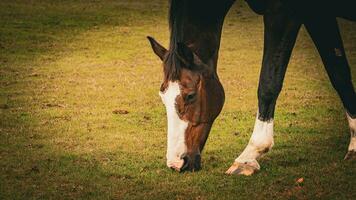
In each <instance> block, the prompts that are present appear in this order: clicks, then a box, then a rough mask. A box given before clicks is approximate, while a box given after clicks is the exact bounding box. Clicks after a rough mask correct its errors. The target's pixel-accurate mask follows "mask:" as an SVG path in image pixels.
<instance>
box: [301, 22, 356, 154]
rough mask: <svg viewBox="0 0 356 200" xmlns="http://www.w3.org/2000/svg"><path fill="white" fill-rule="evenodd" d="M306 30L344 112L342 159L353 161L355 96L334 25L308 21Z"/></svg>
mask: <svg viewBox="0 0 356 200" xmlns="http://www.w3.org/2000/svg"><path fill="white" fill-rule="evenodd" d="M305 27H306V28H307V31H308V32H309V34H310V36H311V38H312V40H313V41H314V43H315V45H316V47H317V49H318V51H319V54H320V56H321V58H322V61H323V63H324V66H325V69H326V71H327V73H328V76H329V79H330V81H331V83H332V85H333V87H334V88H335V90H336V91H337V93H338V95H339V97H340V99H341V101H342V103H343V105H344V108H345V110H346V115H347V119H348V123H349V127H350V130H351V139H350V145H349V148H348V153H347V154H346V156H345V159H351V158H353V159H354V158H355V157H356V156H355V154H356V93H355V90H354V87H353V84H352V78H351V72H350V67H349V64H348V62H347V58H346V55H345V50H344V47H343V43H342V39H341V36H340V32H339V27H338V24H337V21H336V19H335V18H331V17H330V18H311V19H309V20H307V21H306V22H305Z"/></svg>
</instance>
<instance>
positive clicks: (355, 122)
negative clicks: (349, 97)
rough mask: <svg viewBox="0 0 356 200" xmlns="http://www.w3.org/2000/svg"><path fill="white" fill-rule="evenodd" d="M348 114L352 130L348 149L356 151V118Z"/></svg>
mask: <svg viewBox="0 0 356 200" xmlns="http://www.w3.org/2000/svg"><path fill="white" fill-rule="evenodd" d="M346 115H347V121H348V122H349V127H350V131H351V138H350V145H349V149H348V150H349V151H355V152H356V119H352V118H351V117H350V115H349V114H346Z"/></svg>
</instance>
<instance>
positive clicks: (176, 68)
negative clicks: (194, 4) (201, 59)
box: [164, 0, 188, 81]
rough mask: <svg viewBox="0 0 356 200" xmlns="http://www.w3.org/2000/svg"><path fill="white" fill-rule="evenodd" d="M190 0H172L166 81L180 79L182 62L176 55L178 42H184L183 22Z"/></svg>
mask: <svg viewBox="0 0 356 200" xmlns="http://www.w3.org/2000/svg"><path fill="white" fill-rule="evenodd" d="M187 1H188V0H171V1H170V9H169V29H170V34H171V35H170V42H169V51H168V55H167V57H166V59H165V60H164V76H165V77H164V78H165V80H166V81H176V80H179V76H180V71H181V68H182V63H181V61H180V60H179V59H178V57H177V55H176V51H177V43H178V42H183V28H182V27H183V24H184V16H185V10H186V8H187V7H186V5H187Z"/></svg>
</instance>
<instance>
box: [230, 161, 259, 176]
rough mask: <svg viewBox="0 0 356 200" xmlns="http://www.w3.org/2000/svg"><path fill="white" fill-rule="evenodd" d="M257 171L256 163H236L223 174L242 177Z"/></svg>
mask: <svg viewBox="0 0 356 200" xmlns="http://www.w3.org/2000/svg"><path fill="white" fill-rule="evenodd" d="M258 170H259V166H258V163H257V162H256V163H254V162H246V163H238V162H235V163H234V164H232V166H231V167H230V168H229V169H228V170H227V171H226V172H225V174H227V175H232V174H237V175H244V176H251V175H252V174H254V173H255V172H257V171H258Z"/></svg>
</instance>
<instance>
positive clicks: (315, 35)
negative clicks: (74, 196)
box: [148, 0, 356, 175]
mask: <svg viewBox="0 0 356 200" xmlns="http://www.w3.org/2000/svg"><path fill="white" fill-rule="evenodd" d="M234 1H235V0H171V1H170V12H169V24H170V32H171V35H170V46H169V48H168V49H166V48H164V47H163V46H162V45H160V44H159V43H158V42H157V41H155V40H154V39H153V38H152V37H148V39H149V41H150V44H151V46H152V48H153V51H154V53H155V54H156V55H158V57H159V58H160V59H161V60H162V61H163V73H164V80H163V83H162V85H161V88H160V92H159V95H160V96H161V99H162V101H163V103H164V105H165V107H166V111H167V118H168V138H167V154H166V155H167V166H168V167H170V168H172V169H175V170H177V171H186V170H189V171H194V170H199V169H200V168H201V164H200V160H201V152H202V150H203V148H204V145H205V142H206V140H207V137H208V134H209V132H210V129H211V127H212V124H213V122H214V120H215V118H216V117H217V116H218V115H219V113H220V111H221V109H222V107H223V104H224V98H225V95H224V89H223V87H222V85H221V83H220V81H219V78H218V74H217V60H218V52H219V46H220V38H221V30H222V26H223V22H224V18H225V16H226V14H227V12H228V10H229V9H230V7H231V6H232V4H233V3H234ZM246 1H247V3H248V5H249V6H250V8H251V9H252V10H253V11H255V12H256V13H257V14H260V15H263V20H264V52H263V59H262V69H261V74H260V79H259V85H258V111H257V117H256V122H255V126H254V129H253V133H252V136H251V138H250V141H249V143H248V145H247V146H246V148H245V149H244V151H243V152H242V153H241V154H240V155H239V156H238V157H237V158H236V159H235V161H234V163H233V165H232V166H231V167H230V168H229V169H228V170H227V172H226V173H227V174H243V175H251V174H253V173H254V172H256V171H258V170H259V169H260V165H259V164H258V162H257V159H258V158H259V157H261V156H262V155H263V154H265V153H267V152H268V151H269V150H270V149H271V148H272V146H273V144H274V140H273V117H274V111H275V106H276V101H277V98H278V95H279V93H280V91H281V89H282V85H283V80H284V76H285V72H286V69H287V66H288V62H289V59H290V56H291V53H292V50H293V47H294V44H295V41H296V38H297V35H298V32H299V29H300V27H301V25H304V26H305V27H306V29H307V31H308V33H309V34H310V36H311V38H312V40H313V42H314V44H315V45H316V47H317V49H318V51H319V54H320V56H321V58H322V61H323V63H324V66H325V68H326V71H327V73H328V75H329V78H330V81H331V83H332V85H333V87H334V88H335V90H336V91H337V93H338V95H339V96H340V99H341V101H342V103H343V106H344V108H345V111H346V117H347V120H348V123H349V127H350V130H351V140H350V145H349V148H348V153H347V154H346V157H345V158H351V157H353V156H354V155H355V154H356V93H355V90H354V87H353V85H352V79H351V73H350V67H349V64H348V62H347V59H346V56H345V51H344V47H343V43H342V40H341V36H340V33H339V28H338V24H337V21H336V17H343V18H346V19H349V20H353V21H356V12H355V11H356V6H355V5H354V4H355V3H353V2H352V1H353V0H339V1H337V0H323V1H321V0H320V1H317V0H316V1H307V0H246Z"/></svg>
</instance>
